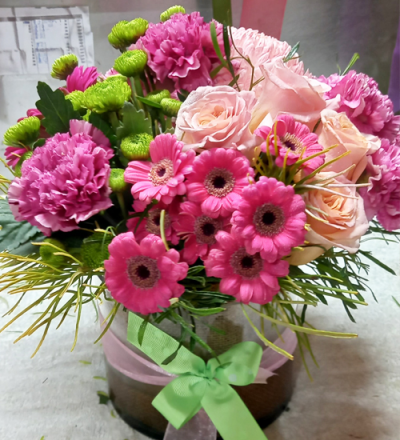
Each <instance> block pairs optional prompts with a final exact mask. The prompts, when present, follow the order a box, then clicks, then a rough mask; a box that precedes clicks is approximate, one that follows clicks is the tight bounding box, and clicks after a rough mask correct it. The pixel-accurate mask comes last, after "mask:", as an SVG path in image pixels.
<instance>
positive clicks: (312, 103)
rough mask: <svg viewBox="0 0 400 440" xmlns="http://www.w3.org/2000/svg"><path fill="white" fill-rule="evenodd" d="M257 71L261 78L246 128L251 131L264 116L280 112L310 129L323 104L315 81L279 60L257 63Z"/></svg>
mask: <svg viewBox="0 0 400 440" xmlns="http://www.w3.org/2000/svg"><path fill="white" fill-rule="evenodd" d="M260 70H261V71H262V73H263V75H264V80H263V81H262V82H261V85H262V91H261V93H260V95H259V99H258V103H257V105H256V107H255V108H254V111H253V118H252V122H251V125H250V130H251V131H252V132H253V131H254V130H255V129H256V128H257V127H258V126H259V125H260V124H261V122H262V121H263V119H264V118H265V117H267V116H268V117H270V118H272V119H275V118H276V117H277V116H278V115H279V114H282V113H284V114H285V113H286V114H290V115H292V116H293V117H294V118H295V119H296V121H298V122H302V123H303V124H306V125H307V126H308V128H309V129H310V130H313V128H314V126H315V124H316V123H317V121H318V120H319V118H320V116H321V111H322V110H323V109H324V108H325V107H326V102H325V100H324V99H323V97H322V90H323V88H322V87H320V84H319V82H317V81H316V80H315V79H310V78H308V77H306V76H302V75H299V74H298V73H296V72H293V71H292V70H291V69H289V67H288V66H287V65H286V64H285V63H283V61H282V60H280V59H278V60H276V61H274V62H272V63H267V64H265V65H264V66H260Z"/></svg>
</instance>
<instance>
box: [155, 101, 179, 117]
mask: <svg viewBox="0 0 400 440" xmlns="http://www.w3.org/2000/svg"><path fill="white" fill-rule="evenodd" d="M160 105H161V111H162V112H163V113H164V115H166V116H170V117H172V116H176V115H177V114H178V112H179V109H180V108H181V105H182V103H181V101H178V100H176V99H172V98H164V99H163V100H161V102H160Z"/></svg>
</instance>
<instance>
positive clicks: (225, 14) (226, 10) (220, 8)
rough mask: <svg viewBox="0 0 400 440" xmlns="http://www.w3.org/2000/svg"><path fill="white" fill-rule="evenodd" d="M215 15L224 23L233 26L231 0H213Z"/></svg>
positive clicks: (216, 18)
mask: <svg viewBox="0 0 400 440" xmlns="http://www.w3.org/2000/svg"><path fill="white" fill-rule="evenodd" d="M213 17H214V18H215V20H217V21H219V22H220V23H222V24H226V25H228V26H232V5H231V0H213Z"/></svg>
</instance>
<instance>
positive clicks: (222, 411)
mask: <svg viewBox="0 0 400 440" xmlns="http://www.w3.org/2000/svg"><path fill="white" fill-rule="evenodd" d="M201 404H202V405H203V408H204V410H205V411H206V413H207V414H208V416H209V417H210V419H211V421H212V422H213V423H214V425H215V427H216V428H217V430H218V432H219V433H220V435H221V437H222V438H223V439H224V440H249V439H251V440H267V437H266V436H265V434H264V433H263V431H262V430H261V428H260V426H259V425H258V423H257V422H256V421H255V419H254V417H253V416H252V415H251V413H250V411H249V410H248V408H247V407H246V405H245V404H244V403H243V401H242V399H241V398H240V397H239V395H238V394H237V392H236V391H235V390H234V389H233V388H232V387H230V386H229V385H228V384H224V383H217V382H214V383H213V384H212V385H211V386H210V387H209V389H208V391H207V392H206V393H205V395H204V397H203V399H202V400H201Z"/></svg>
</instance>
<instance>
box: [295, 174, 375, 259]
mask: <svg viewBox="0 0 400 440" xmlns="http://www.w3.org/2000/svg"><path fill="white" fill-rule="evenodd" d="M333 176H335V173H319V174H317V176H316V179H317V180H320V179H326V178H329V177H332V180H330V181H329V180H327V181H325V182H324V183H328V182H329V185H330V186H329V187H328V188H327V190H323V189H315V190H311V191H309V192H307V193H305V195H304V201H305V203H306V205H307V207H308V210H309V212H311V213H312V215H310V214H308V216H307V223H308V224H309V225H310V229H309V231H308V232H307V235H306V241H308V242H309V243H310V244H312V245H321V246H323V247H324V248H325V249H326V250H327V249H330V248H331V247H333V246H336V247H340V248H342V249H345V250H347V251H349V252H350V253H354V252H357V250H358V248H359V246H360V237H362V236H363V235H364V234H365V233H366V232H367V230H368V219H367V217H366V215H365V211H364V202H363V199H362V197H361V196H360V195H359V194H358V193H357V191H356V187H355V186H353V185H352V184H351V182H350V181H349V180H348V179H346V178H345V177H343V176H338V177H336V178H335V177H333ZM331 185H333V186H331ZM334 185H338V186H336V187H335V186H334ZM340 185H344V186H340ZM330 191H333V192H334V193H336V194H334V193H332V192H330ZM311 207H313V208H316V209H312V208H311Z"/></svg>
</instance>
